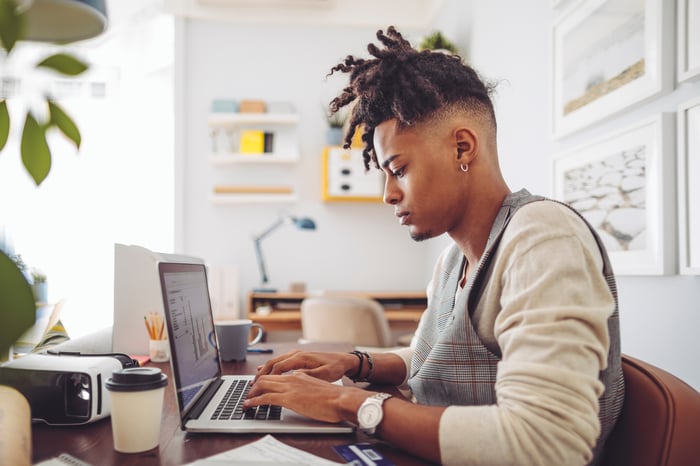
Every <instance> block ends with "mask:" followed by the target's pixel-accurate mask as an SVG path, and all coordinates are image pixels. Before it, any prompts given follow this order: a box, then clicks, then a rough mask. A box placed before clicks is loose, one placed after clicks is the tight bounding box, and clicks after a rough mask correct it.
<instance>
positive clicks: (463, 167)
mask: <svg viewBox="0 0 700 466" xmlns="http://www.w3.org/2000/svg"><path fill="white" fill-rule="evenodd" d="M459 169H460V170H462V171H463V172H464V173H466V172H468V171H469V164H468V163H463V164H462V165H460V166H459Z"/></svg>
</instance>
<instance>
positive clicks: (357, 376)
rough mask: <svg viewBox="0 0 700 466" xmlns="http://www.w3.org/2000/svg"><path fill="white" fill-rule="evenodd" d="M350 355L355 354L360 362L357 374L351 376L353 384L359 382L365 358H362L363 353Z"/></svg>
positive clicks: (358, 352) (356, 352)
mask: <svg viewBox="0 0 700 466" xmlns="http://www.w3.org/2000/svg"><path fill="white" fill-rule="evenodd" d="M350 354H354V355H355V356H357V359H359V360H360V367H358V368H357V373H356V374H355V375H350V376H349V377H350V380H352V381H353V382H357V380H358V379H359V377H360V376H361V375H362V365H363V362H364V358H363V357H362V353H361V352H360V351H351V352H350Z"/></svg>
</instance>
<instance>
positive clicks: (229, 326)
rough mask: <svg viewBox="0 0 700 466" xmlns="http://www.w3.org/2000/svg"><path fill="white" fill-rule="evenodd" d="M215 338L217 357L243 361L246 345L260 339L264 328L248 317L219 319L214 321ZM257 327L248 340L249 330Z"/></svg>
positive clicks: (246, 349) (251, 344) (223, 359)
mask: <svg viewBox="0 0 700 466" xmlns="http://www.w3.org/2000/svg"><path fill="white" fill-rule="evenodd" d="M214 326H215V327H216V340H217V343H218V345H219V357H220V358H221V360H222V361H245V359H246V353H247V352H248V347H249V346H253V345H254V344H256V343H258V342H260V340H262V338H263V335H264V334H265V329H264V328H263V326H262V325H260V324H258V323H255V322H253V321H252V320H249V319H239V320H219V321H216V322H215V323H214ZM253 327H255V328H257V329H258V332H257V334H256V335H255V337H254V338H253V339H252V340H250V331H251V329H252V328H253Z"/></svg>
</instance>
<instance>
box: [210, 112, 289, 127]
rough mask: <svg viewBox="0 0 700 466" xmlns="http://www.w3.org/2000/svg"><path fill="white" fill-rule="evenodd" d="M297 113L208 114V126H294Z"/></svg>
mask: <svg viewBox="0 0 700 466" xmlns="http://www.w3.org/2000/svg"><path fill="white" fill-rule="evenodd" d="M297 123H299V115H298V114H297V113H210V114H209V126H211V127H229V126H241V125H295V124H297Z"/></svg>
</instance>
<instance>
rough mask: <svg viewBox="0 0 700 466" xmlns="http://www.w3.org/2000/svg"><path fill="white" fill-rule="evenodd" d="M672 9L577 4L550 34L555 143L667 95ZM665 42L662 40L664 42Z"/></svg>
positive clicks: (645, 3)
mask: <svg viewBox="0 0 700 466" xmlns="http://www.w3.org/2000/svg"><path fill="white" fill-rule="evenodd" d="M673 3H674V2H672V1H668V0H581V1H579V2H578V3H576V4H574V5H573V6H572V7H571V8H570V9H568V10H567V11H566V12H565V13H564V14H563V15H562V16H561V17H560V18H559V20H558V21H556V23H555V24H554V27H553V30H552V36H553V37H552V47H553V50H552V72H553V77H552V79H553V81H552V92H553V95H552V103H553V107H554V108H553V111H552V116H553V117H552V133H553V135H554V137H561V136H564V135H567V134H569V133H572V132H574V131H577V130H579V129H581V128H583V127H585V126H588V125H591V124H593V123H595V122H597V121H600V120H602V119H604V118H606V117H609V116H611V115H613V114H615V113H617V112H619V111H621V110H623V109H625V108H627V107H630V106H632V105H634V104H638V103H640V102H643V101H645V100H647V99H649V98H651V97H652V96H655V95H657V94H660V93H661V92H665V91H668V90H670V88H671V86H672V80H673V58H674V57H673V36H672V34H669V33H667V34H664V31H667V32H668V31H672V30H673V21H674V18H673V12H674V9H673ZM669 35H670V36H671V37H668V36H669Z"/></svg>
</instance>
